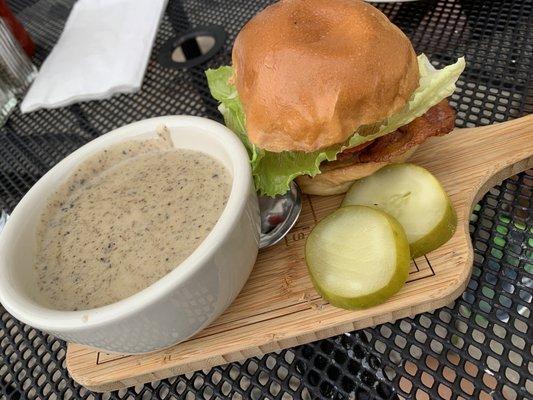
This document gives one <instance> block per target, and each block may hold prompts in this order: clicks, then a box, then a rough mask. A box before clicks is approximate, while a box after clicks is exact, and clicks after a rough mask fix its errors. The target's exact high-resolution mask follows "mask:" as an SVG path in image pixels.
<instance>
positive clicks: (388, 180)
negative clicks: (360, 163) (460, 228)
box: [342, 164, 457, 258]
mask: <svg viewBox="0 0 533 400" xmlns="http://www.w3.org/2000/svg"><path fill="white" fill-rule="evenodd" d="M352 205H365V206H369V207H372V208H376V209H380V210H382V211H384V212H386V213H388V214H390V215H392V216H393V217H394V218H396V219H397V220H398V222H399V223H400V224H401V225H402V227H403V229H404V230H405V234H406V236H407V240H408V241H409V246H410V251H411V256H412V257H413V258H416V257H420V256H422V255H424V254H427V253H429V252H431V251H433V250H435V249H437V248H438V247H440V246H442V245H443V244H444V243H446V242H447V241H448V240H449V239H450V238H451V237H452V236H453V234H454V232H455V229H456V227H457V216H456V214H455V211H454V209H453V206H452V202H451V201H450V198H449V197H448V195H447V194H446V192H445V191H444V188H443V187H442V185H441V184H440V182H439V181H438V180H437V178H435V177H434V176H433V175H432V174H431V173H430V172H429V171H427V170H426V169H424V168H422V167H420V166H418V165H414V164H391V165H388V166H386V167H384V168H382V169H380V170H379V171H377V172H376V173H374V174H373V175H371V176H368V177H366V178H363V179H360V180H358V181H356V182H355V183H354V184H353V185H352V187H351V188H350V190H349V191H348V193H346V197H345V198H344V201H343V202H342V206H352Z"/></svg>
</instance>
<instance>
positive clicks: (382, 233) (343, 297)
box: [305, 206, 410, 309]
mask: <svg viewBox="0 0 533 400" xmlns="http://www.w3.org/2000/svg"><path fill="white" fill-rule="evenodd" d="M305 258H306V262H307V266H308V269H309V273H310V276H311V280H312V281H313V284H314V286H315V288H316V290H317V291H318V292H319V293H320V294H321V295H322V297H324V298H325V299H326V300H328V301H329V302H330V303H331V304H332V305H334V306H337V307H341V308H346V309H355V308H365V307H370V306H373V305H376V304H379V303H383V302H384V301H385V300H387V299H388V298H389V297H391V296H392V295H394V294H395V293H396V292H398V291H399V290H400V289H401V288H402V286H403V285H404V284H405V281H406V280H407V275H408V273H409V262H410V255H409V243H408V241H407V237H406V236H405V233H404V231H403V229H402V227H401V225H400V224H399V223H398V221H396V219H395V218H394V217H392V216H390V215H388V214H386V213H384V212H383V211H381V210H378V209H375V208H372V207H366V206H347V207H342V208H340V209H338V210H337V211H335V212H334V213H332V214H331V215H329V216H328V217H326V218H325V219H324V220H322V221H321V222H320V223H318V224H317V225H316V226H315V228H314V229H313V230H312V232H311V233H310V235H309V237H308V239H307V242H306V245H305Z"/></svg>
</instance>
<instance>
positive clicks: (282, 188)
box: [206, 54, 465, 196]
mask: <svg viewBox="0 0 533 400" xmlns="http://www.w3.org/2000/svg"><path fill="white" fill-rule="evenodd" d="M418 67H419V70H420V86H419V87H418V89H416V90H415V92H414V93H413V95H412V97H411V99H410V100H409V102H408V103H407V105H406V106H405V108H404V109H403V110H402V111H400V112H399V113H397V114H395V115H393V116H391V117H389V118H388V119H387V120H385V121H383V122H382V123H381V124H377V125H374V126H363V127H360V128H359V129H358V130H357V132H355V133H354V134H353V136H351V137H350V138H349V139H348V140H347V141H346V142H345V143H343V144H339V145H336V146H332V147H330V148H328V149H325V150H319V151H315V152H312V153H304V152H296V151H284V152H281V153H273V152H270V151H266V150H263V149H260V148H259V147H257V146H255V145H254V144H253V143H251V142H250V140H249V139H248V135H247V134H246V124H245V122H246V121H245V116H244V110H243V107H242V103H241V102H240V100H239V94H238V93H237V89H236V88H235V85H233V84H232V82H231V77H232V76H233V68H232V67H230V66H223V67H220V68H217V69H209V70H207V71H206V76H207V82H208V85H209V89H210V91H211V95H212V96H213V97H214V98H215V99H216V100H218V101H219V102H220V106H219V111H220V112H221V114H222V115H223V117H224V122H225V123H226V125H227V126H228V128H230V129H231V130H232V131H233V132H235V134H237V135H238V136H239V138H240V139H241V141H242V142H243V144H244V146H245V147H246V150H247V151H248V155H249V156H250V162H251V165H252V174H253V177H254V182H255V187H256V189H257V190H258V191H259V193H260V194H262V195H267V196H275V195H278V194H283V193H285V192H286V191H287V190H289V184H290V182H291V181H292V180H293V179H294V178H296V177H297V176H300V175H310V176H315V175H316V174H319V173H320V163H321V162H323V161H326V160H327V161H333V160H335V159H336V158H337V154H339V153H340V152H342V151H343V150H345V149H347V148H350V147H355V146H358V145H360V144H361V143H364V142H366V141H369V140H374V139H376V138H378V137H380V136H383V135H386V134H387V133H390V132H393V131H395V130H396V129H398V128H399V127H401V126H403V125H406V124H408V123H409V122H411V121H412V120H414V119H415V118H417V117H420V116H421V115H423V114H425V113H426V111H427V110H429V109H430V108H431V107H433V106H434V105H435V104H437V103H439V102H440V101H441V100H443V99H445V98H446V97H449V96H451V94H452V93H453V92H454V90H455V83H456V82H457V79H458V78H459V76H460V75H461V73H462V72H463V70H464V68H465V60H464V58H463V57H461V58H459V59H458V60H457V62H456V63H455V64H452V65H449V66H447V67H445V68H443V69H440V70H437V69H435V68H434V67H433V65H431V63H430V61H429V60H428V58H427V57H426V56H425V55H424V54H421V55H420V56H418ZM363 132H364V135H363V134H361V133H363ZM369 132H370V134H369Z"/></svg>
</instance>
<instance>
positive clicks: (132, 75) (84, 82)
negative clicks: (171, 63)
mask: <svg viewBox="0 0 533 400" xmlns="http://www.w3.org/2000/svg"><path fill="white" fill-rule="evenodd" d="M166 3H167V0H78V2H77V3H76V4H75V5H74V7H73V9H72V12H71V13H70V16H69V18H68V20H67V23H66V24H65V28H64V30H63V33H62V34H61V37H60V38H59V41H58V42H57V44H56V46H55V47H54V49H53V50H52V52H51V53H50V55H49V56H48V58H47V59H46V60H45V62H44V63H43V65H42V67H41V70H40V71H39V74H38V75H37V77H36V79H35V81H34V82H33V84H32V85H31V87H30V89H29V91H28V93H27V94H26V97H25V98H24V101H23V102H22V104H21V106H20V108H21V110H22V112H23V113H25V112H30V111H34V110H36V109H38V108H41V107H42V108H56V107H63V106H66V105H69V104H72V103H76V102H79V101H85V100H96V99H105V98H109V97H111V96H112V95H113V94H115V93H132V92H135V91H137V90H139V89H140V87H141V84H142V80H143V76H144V72H145V70H146V65H147V64H148V59H149V57H150V52H151V50H152V44H153V42H154V39H155V35H156V33H157V28H158V25H159V21H160V20H161V17H162V15H163V11H164V9H165V6H166Z"/></svg>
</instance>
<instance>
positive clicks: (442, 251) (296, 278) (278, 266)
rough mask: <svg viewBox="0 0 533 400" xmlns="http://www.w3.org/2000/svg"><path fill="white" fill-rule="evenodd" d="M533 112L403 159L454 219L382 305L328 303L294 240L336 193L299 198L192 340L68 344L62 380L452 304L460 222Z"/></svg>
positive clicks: (250, 349) (515, 152) (177, 368)
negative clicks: (127, 352) (128, 350)
mask: <svg viewBox="0 0 533 400" xmlns="http://www.w3.org/2000/svg"><path fill="white" fill-rule="evenodd" d="M532 156H533V116H527V117H523V118H520V119H517V120H514V121H510V122H506V123H502V124H497V125H491V126H486V127H480V128H471V129H458V130H455V131H454V132H453V133H451V134H449V135H446V136H443V137H438V138H432V139H431V140H428V141H427V142H426V143H424V144H423V145H422V146H420V147H419V149H418V150H417V152H416V153H415V155H414V156H413V157H412V159H411V161H412V162H414V163H416V164H419V165H422V166H424V167H426V168H428V169H429V170H430V171H431V172H433V173H434V174H435V175H436V176H437V177H438V178H439V180H440V181H441V182H442V184H443V185H444V187H445V188H446V190H447V192H448V194H449V195H450V197H451V199H452V202H453V204H454V207H455V209H456V211H457V214H458V218H459V225H458V227H457V232H456V233H455V235H454V236H453V238H452V239H451V240H450V241H449V242H448V243H446V244H445V245H443V246H442V247H441V248H439V249H438V250H436V251H434V252H432V253H430V254H428V255H427V257H421V258H419V259H416V260H414V261H413V262H412V264H411V271H410V275H409V279H408V281H407V284H406V285H405V287H404V288H403V289H402V290H401V291H400V292H399V293H398V294H397V295H395V296H394V297H392V298H391V299H389V300H388V301H387V302H386V303H384V304H381V305H379V306H376V307H372V308H369V309H365V310H358V311H346V310H342V309H338V308H335V307H332V306H331V305H329V304H328V303H327V302H325V301H324V300H322V299H321V298H320V296H319V295H318V294H317V293H316V292H315V290H314V288H313V286H312V284H311V281H310V280H309V277H308V275H307V269H306V265H305V261H304V256H303V255H304V252H303V249H304V243H305V238H306V237H307V235H308V234H309V232H310V230H311V228H312V227H313V226H314V225H315V223H316V222H317V221H319V220H321V219H322V218H324V217H325V216H326V215H328V214H329V213H331V212H332V211H333V210H335V209H336V208H337V207H338V206H339V204H340V202H341V200H342V196H331V197H309V196H304V207H303V211H302V215H301V217H300V220H299V222H298V223H297V225H296V226H295V227H294V228H293V230H292V231H291V232H290V233H289V234H288V235H287V237H286V238H285V240H284V241H282V242H281V243H279V244H278V245H276V246H274V247H272V248H270V249H267V250H265V251H261V252H260V254H259V257H258V260H257V264H256V265H255V267H254V270H253V272H252V275H251V276H250V279H249V280H248V282H247V284H246V286H245V287H244V289H243V291H242V292H241V294H240V295H239V296H238V298H237V299H236V300H235V302H234V303H233V304H232V305H231V306H230V308H228V310H226V312H225V313H224V314H223V315H222V316H221V317H220V318H219V319H218V320H216V321H215V322H214V323H213V324H212V325H210V326H209V327H207V328H206V329H204V330H203V331H201V332H200V333H198V334H197V335H196V336H195V337H193V338H192V339H190V340H188V341H186V342H184V343H181V344H179V345H176V346H173V347H170V348H168V349H164V350H160V351H157V352H154V353H151V354H146V355H136V356H121V355H113V354H106V353H101V352H99V351H97V350H95V349H92V348H89V347H85V346H81V345H76V344H70V345H69V347H68V353H67V367H68V369H69V371H70V374H71V375H72V377H73V378H74V379H75V380H76V381H77V382H79V383H81V384H82V385H84V386H86V387H87V388H89V389H91V390H95V391H107V390H112V389H118V388H122V387H127V386H132V385H136V384H140V383H145V382H148V381H153V380H157V379H162V378H166V377H170V376H173V375H178V374H181V373H185V372H190V371H194V370H198V369H205V368H209V367H212V366H215V365H219V364H225V363H228V362H232V361H238V360H243V359H245V358H249V357H252V356H260V355H263V354H265V353H268V352H271V351H274V350H279V349H282V348H286V347H292V346H296V345H299V344H303V343H308V342H311V341H315V340H319V339H323V338H326V337H330V336H333V335H337V334H340V333H344V332H348V331H352V330H354V329H360V328H365V327H368V326H373V325H377V324H381V323H384V322H389V321H394V320H396V319H398V318H403V317H407V316H413V315H415V314H418V313H421V312H424V311H429V310H433V309H436V308H439V307H442V306H444V305H446V304H449V303H450V302H452V301H453V300H454V299H455V298H456V297H457V296H459V295H460V294H461V293H462V292H463V291H464V289H465V286H466V284H467V282H468V279H469V276H470V273H471V270H472V257H473V254H472V246H471V243H470V238H469V234H468V221H469V217H470V214H471V209H472V207H473V205H474V204H475V203H476V202H477V201H478V200H479V199H480V198H481V197H482V196H483V194H484V193H485V192H486V191H487V190H488V189H489V188H490V187H492V186H494V185H495V184H497V183H498V182H500V181H501V180H503V179H505V178H507V177H509V176H512V175H514V174H516V173H518V172H521V171H524V170H526V169H528V168H531V167H532V166H533V157H532Z"/></svg>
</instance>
